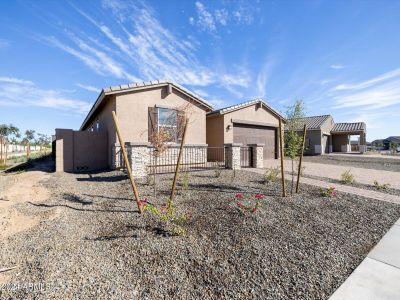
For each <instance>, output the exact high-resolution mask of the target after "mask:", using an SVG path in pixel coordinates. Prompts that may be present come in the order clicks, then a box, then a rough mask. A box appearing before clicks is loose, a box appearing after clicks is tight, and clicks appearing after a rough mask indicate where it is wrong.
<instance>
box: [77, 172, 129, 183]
mask: <svg viewBox="0 0 400 300" xmlns="http://www.w3.org/2000/svg"><path fill="white" fill-rule="evenodd" d="M88 175H89V177H88V178H77V179H76V180H77V181H89V182H117V181H123V180H127V179H128V177H127V176H126V175H116V176H98V177H95V176H93V175H91V174H88Z"/></svg>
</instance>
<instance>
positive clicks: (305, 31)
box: [0, 0, 400, 141]
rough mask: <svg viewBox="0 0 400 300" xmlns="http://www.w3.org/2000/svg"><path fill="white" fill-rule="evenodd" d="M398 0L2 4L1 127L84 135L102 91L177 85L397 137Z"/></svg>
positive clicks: (223, 101) (221, 101)
mask: <svg viewBox="0 0 400 300" xmlns="http://www.w3.org/2000/svg"><path fill="white" fill-rule="evenodd" d="M399 11H400V2H399V1H239V0H238V1H183V0H181V1H175V0H174V1H160V0H157V1H143V2H140V1H134V2H129V1H118V0H108V1H104V2H102V1H65V2H63V1H45V0H41V1H0V22H1V24H2V25H1V27H0V123H13V124H15V125H17V126H18V127H20V128H21V129H23V130H24V129H36V130H37V131H39V132H43V133H47V134H52V133H53V132H54V128H56V127H58V128H74V129H77V128H79V126H80V124H81V122H82V121H83V119H84V117H85V115H86V113H87V111H88V109H89V108H90V107H91V105H92V104H93V102H94V101H95V100H96V97H97V95H98V93H99V92H100V90H101V88H103V87H106V86H111V85H119V84H125V83H130V82H137V81H143V80H154V79H170V80H173V81H176V82H178V83H180V84H182V85H184V86H185V87H187V88H188V89H190V90H192V91H194V92H196V93H198V94H199V95H200V96H202V97H203V98H204V99H206V100H208V101H209V102H210V103H212V104H213V105H214V106H215V107H216V108H219V107H222V106H226V105H231V104H234V103H239V102H243V101H246V100H250V99H254V98H264V99H265V100H266V101H267V102H268V103H269V104H270V105H272V106H273V107H274V108H276V109H278V110H280V111H283V112H284V111H285V107H286V106H287V105H289V104H291V103H293V102H294V100H296V99H302V100H304V102H305V103H306V108H307V114H308V115H321V114H332V115H333V117H334V120H335V121H336V122H357V121H365V122H366V123H367V139H368V140H369V141H371V140H373V139H375V138H379V137H381V138H384V137H387V136H389V135H400V121H399V120H400V55H399V53H400V34H399V32H400V18H399V14H398V12H399Z"/></svg>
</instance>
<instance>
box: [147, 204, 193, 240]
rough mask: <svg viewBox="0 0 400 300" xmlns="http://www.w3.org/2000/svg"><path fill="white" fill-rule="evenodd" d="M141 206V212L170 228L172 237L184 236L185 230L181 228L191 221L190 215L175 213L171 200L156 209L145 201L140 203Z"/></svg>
mask: <svg viewBox="0 0 400 300" xmlns="http://www.w3.org/2000/svg"><path fill="white" fill-rule="evenodd" d="M140 203H141V205H143V211H148V212H150V213H151V214H152V215H154V216H155V217H157V218H159V219H160V220H161V221H162V222H164V223H165V224H166V225H167V226H172V228H171V229H170V233H171V234H172V235H185V234H186V230H185V229H184V228H183V227H182V226H181V225H183V224H185V223H186V222H188V221H189V220H191V219H192V214H191V213H187V214H180V215H178V214H177V213H176V209H175V207H174V203H173V201H172V200H171V199H169V200H168V202H167V203H166V204H163V205H161V207H160V208H157V207H156V206H155V205H153V204H151V203H149V202H148V201H147V200H146V199H145V200H142V201H140Z"/></svg>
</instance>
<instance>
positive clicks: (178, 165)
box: [169, 118, 188, 202]
mask: <svg viewBox="0 0 400 300" xmlns="http://www.w3.org/2000/svg"><path fill="white" fill-rule="evenodd" d="M187 125H188V119H187V118H186V119H185V128H184V129H183V136H182V141H181V147H180V149H179V154H178V161H177V162H176V168H175V175H174V181H173V182H172V189H171V195H170V196H169V199H170V201H171V202H172V200H173V199H174V196H175V189H176V181H177V179H178V175H179V167H180V165H181V157H182V152H183V145H184V144H185V137H186V129H187Z"/></svg>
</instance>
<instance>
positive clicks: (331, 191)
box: [319, 186, 337, 198]
mask: <svg viewBox="0 0 400 300" xmlns="http://www.w3.org/2000/svg"><path fill="white" fill-rule="evenodd" d="M319 191H320V193H321V196H322V197H329V198H333V197H336V194H337V193H336V188H335V187H334V186H331V187H329V188H320V189H319Z"/></svg>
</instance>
